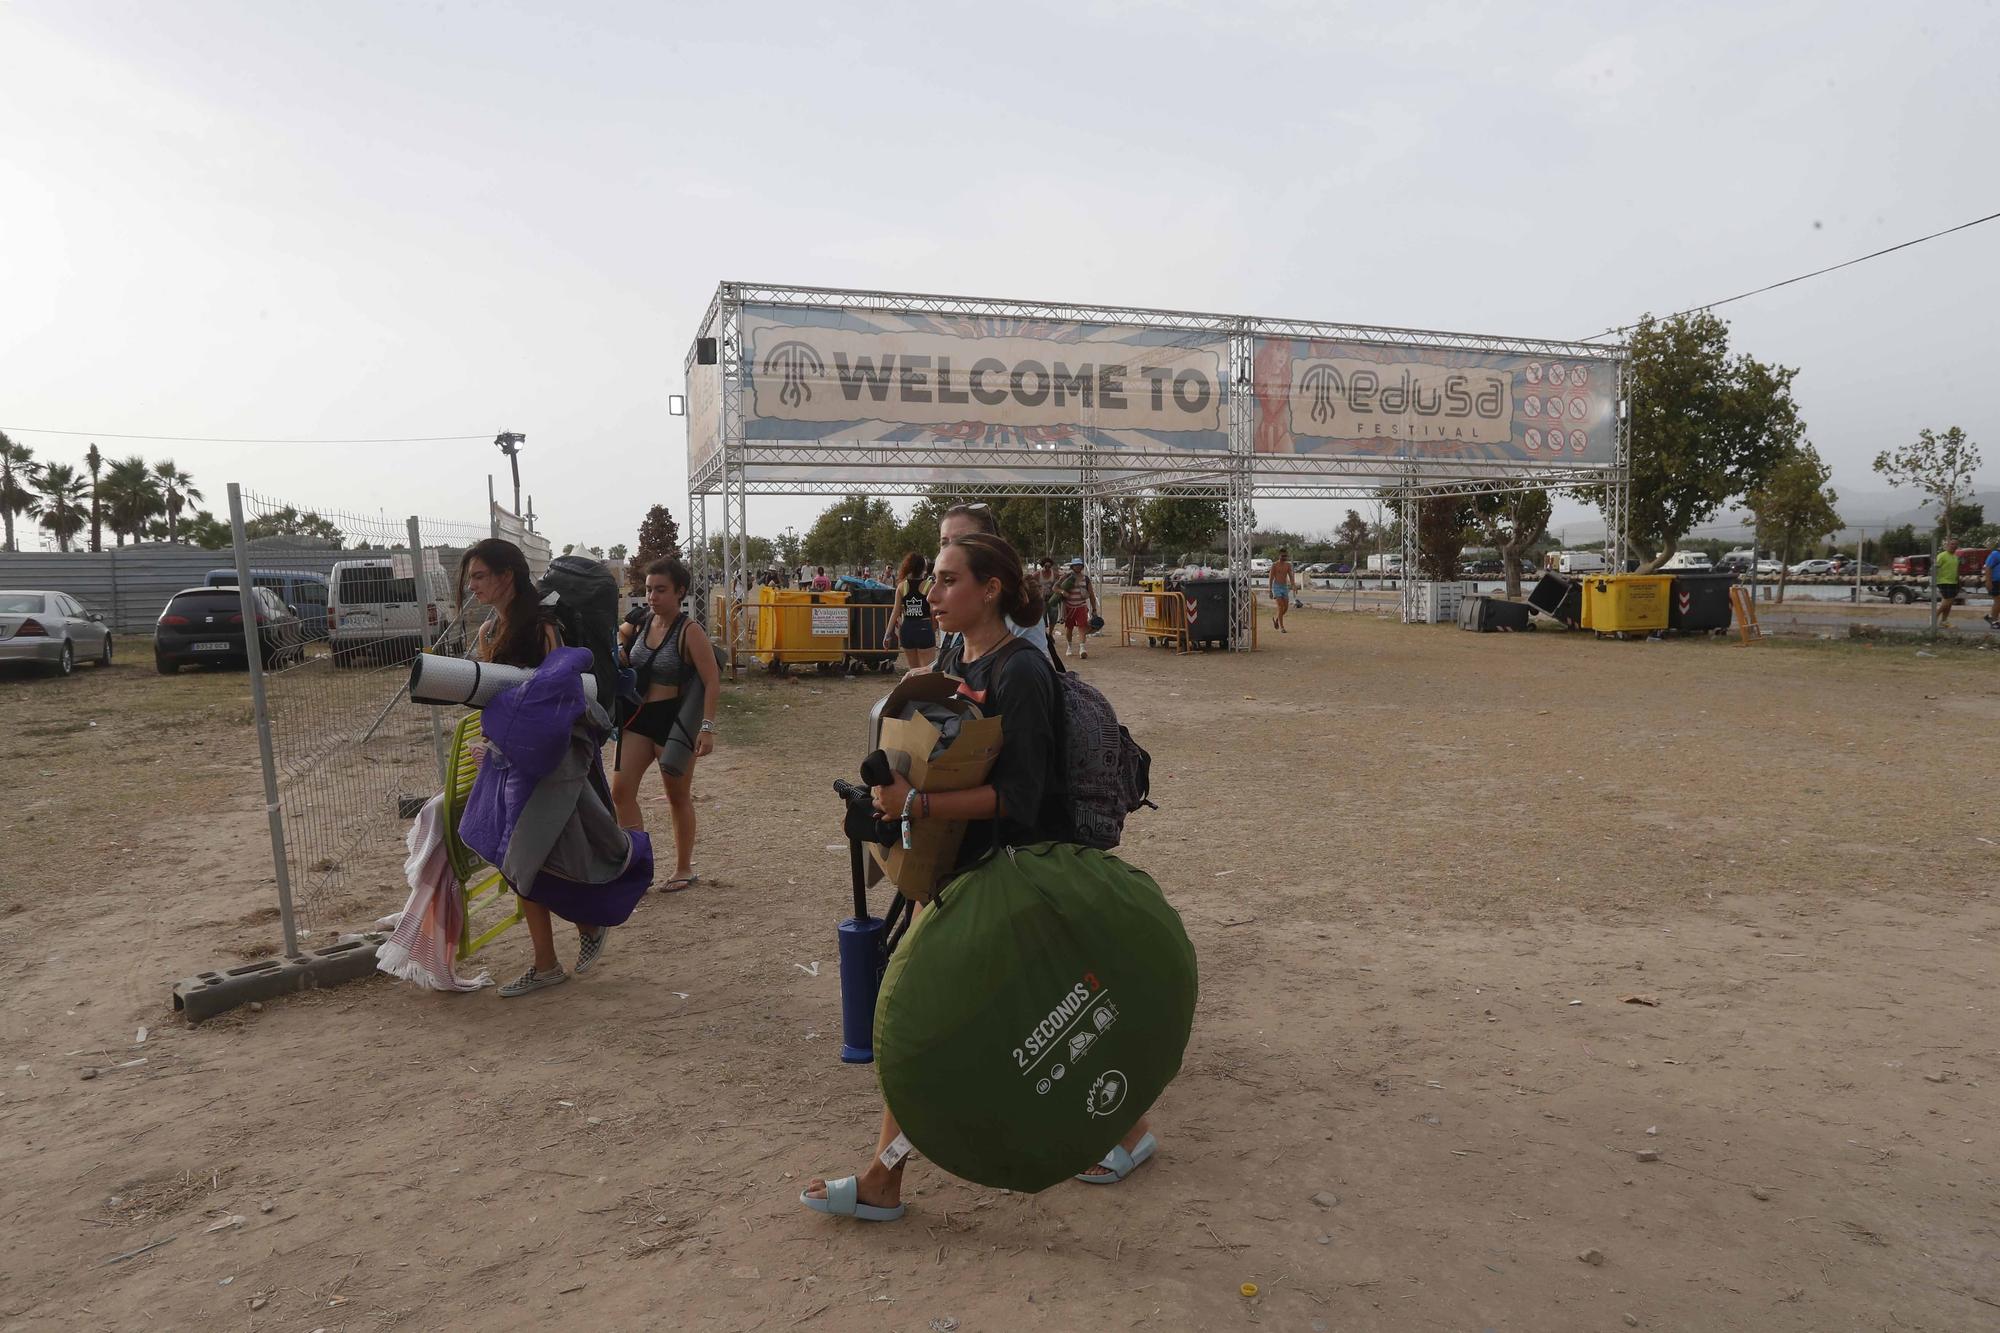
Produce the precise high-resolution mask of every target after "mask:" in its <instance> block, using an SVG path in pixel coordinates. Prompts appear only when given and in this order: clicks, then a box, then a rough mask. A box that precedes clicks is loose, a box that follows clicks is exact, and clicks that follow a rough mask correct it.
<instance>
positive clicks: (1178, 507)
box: [1143, 494, 1229, 562]
mask: <svg viewBox="0 0 2000 1333" xmlns="http://www.w3.org/2000/svg"><path fill="white" fill-rule="evenodd" d="M1143 513H1144V519H1143V521H1144V523H1145V525H1146V531H1147V533H1149V534H1150V535H1151V537H1152V539H1153V545H1154V547H1155V549H1157V550H1159V551H1160V552H1161V553H1162V554H1163V555H1164V556H1165V557H1166V558H1167V560H1169V561H1170V562H1171V561H1176V560H1177V559H1181V558H1184V557H1186V556H1190V555H1193V556H1201V555H1206V554H1207V553H1208V552H1209V551H1210V550H1212V549H1214V548H1215V547H1216V546H1217V544H1218V543H1221V544H1222V545H1227V544H1228V533H1227V528H1228V522H1229V520H1228V516H1227V515H1226V513H1225V512H1224V510H1223V506H1222V501H1221V500H1218V499H1211V498H1206V497H1200V496H1190V495H1173V494H1167V495H1158V496H1155V497H1153V498H1152V499H1150V500H1148V501H1146V504H1145V509H1144V511H1143Z"/></svg>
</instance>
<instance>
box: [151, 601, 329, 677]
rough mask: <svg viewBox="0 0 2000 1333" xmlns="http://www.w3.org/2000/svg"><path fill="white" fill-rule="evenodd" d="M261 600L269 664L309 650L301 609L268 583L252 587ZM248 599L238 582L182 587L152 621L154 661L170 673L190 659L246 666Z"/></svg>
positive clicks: (262, 648)
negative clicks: (227, 585)
mask: <svg viewBox="0 0 2000 1333" xmlns="http://www.w3.org/2000/svg"><path fill="white" fill-rule="evenodd" d="M250 596H251V600H252V601H253V602H255V603H256V606H257V644H258V650H259V656H260V658H261V660H262V662H263V664H264V667H265V669H266V670H274V669H276V668H278V667H280V666H286V665H289V664H290V663H293V662H296V661H299V660H300V659H302V658H303V657H304V656H305V645H306V633H305V626H304V625H303V624H302V623H301V622H300V620H299V614H298V611H297V610H296V609H294V608H292V607H289V606H286V605H285V604H284V603H283V602H281V601H279V600H278V595H277V594H276V593H274V592H272V591H271V590H270V589H269V588H252V589H251V590H250ZM243 631H244V626H243V601H242V598H241V597H240V596H239V595H238V593H237V590H236V589H235V588H233V587H232V588H212V587H209V586H208V585H206V584H204V585H202V586H201V587H199V588H183V589H181V590H180V591H179V592H177V593H175V594H174V595H173V596H172V597H171V598H169V599H168V601H167V605H166V607H165V609H163V610H162V611H161V612H160V619H159V622H158V623H157V624H156V625H154V627H153V665H154V667H156V668H157V669H158V670H159V673H160V674H161V675H163V676H171V675H174V674H175V673H176V672H178V671H179V670H180V669H181V668H182V667H184V666H187V665H189V664H190V663H207V664H209V665H221V666H241V665H245V664H247V663H248V662H249V656H248V654H247V651H246V648H245V645H246V644H247V643H248V642H249V639H248V637H247V636H246V635H245V634H244V632H243Z"/></svg>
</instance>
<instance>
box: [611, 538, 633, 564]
mask: <svg viewBox="0 0 2000 1333" xmlns="http://www.w3.org/2000/svg"><path fill="white" fill-rule="evenodd" d="M629 551H630V548H629V547H627V546H626V545H625V543H624V542H619V543H618V544H617V545H616V546H614V547H612V548H611V558H612V559H613V560H623V559H624V558H625V557H626V555H627V554H628V553H629Z"/></svg>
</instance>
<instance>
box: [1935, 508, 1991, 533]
mask: <svg viewBox="0 0 2000 1333" xmlns="http://www.w3.org/2000/svg"><path fill="white" fill-rule="evenodd" d="M1986 526H1987V523H1986V506H1985V505H1983V504H1974V503H1973V502H1972V501H1970V500H1955V501H1953V502H1952V505H1951V507H1950V508H1949V509H1947V510H1945V511H1944V512H1943V513H1942V514H1940V515H1939V516H1938V540H1939V541H1943V540H1944V539H1945V538H1946V537H1949V536H1951V534H1952V533H1954V532H1955V533H1957V534H1958V537H1959V540H1960V541H1967V540H1970V539H1971V537H1972V534H1973V533H1975V532H1977V531H1978V530H1979V529H1981V528H1984V527H1986Z"/></svg>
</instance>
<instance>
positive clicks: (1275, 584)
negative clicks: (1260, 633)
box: [1271, 546, 1292, 634]
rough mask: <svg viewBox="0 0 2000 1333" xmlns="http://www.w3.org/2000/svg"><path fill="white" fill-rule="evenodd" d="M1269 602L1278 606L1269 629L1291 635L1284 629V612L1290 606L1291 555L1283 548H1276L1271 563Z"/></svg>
mask: <svg viewBox="0 0 2000 1333" xmlns="http://www.w3.org/2000/svg"><path fill="white" fill-rule="evenodd" d="M1271 600H1272V601H1273V602H1275V603H1277V606H1278V614H1277V616H1276V618H1274V619H1273V620H1272V621H1271V628H1272V629H1275V630H1277V631H1278V633H1280V634H1289V633H1291V631H1290V630H1288V629H1286V628H1285V612H1287V611H1289V610H1290V609H1291V606H1292V553H1291V551H1290V550H1288V549H1287V548H1285V547H1283V546H1280V547H1279V548H1278V558H1277V559H1276V560H1273V561H1272V562H1271Z"/></svg>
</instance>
